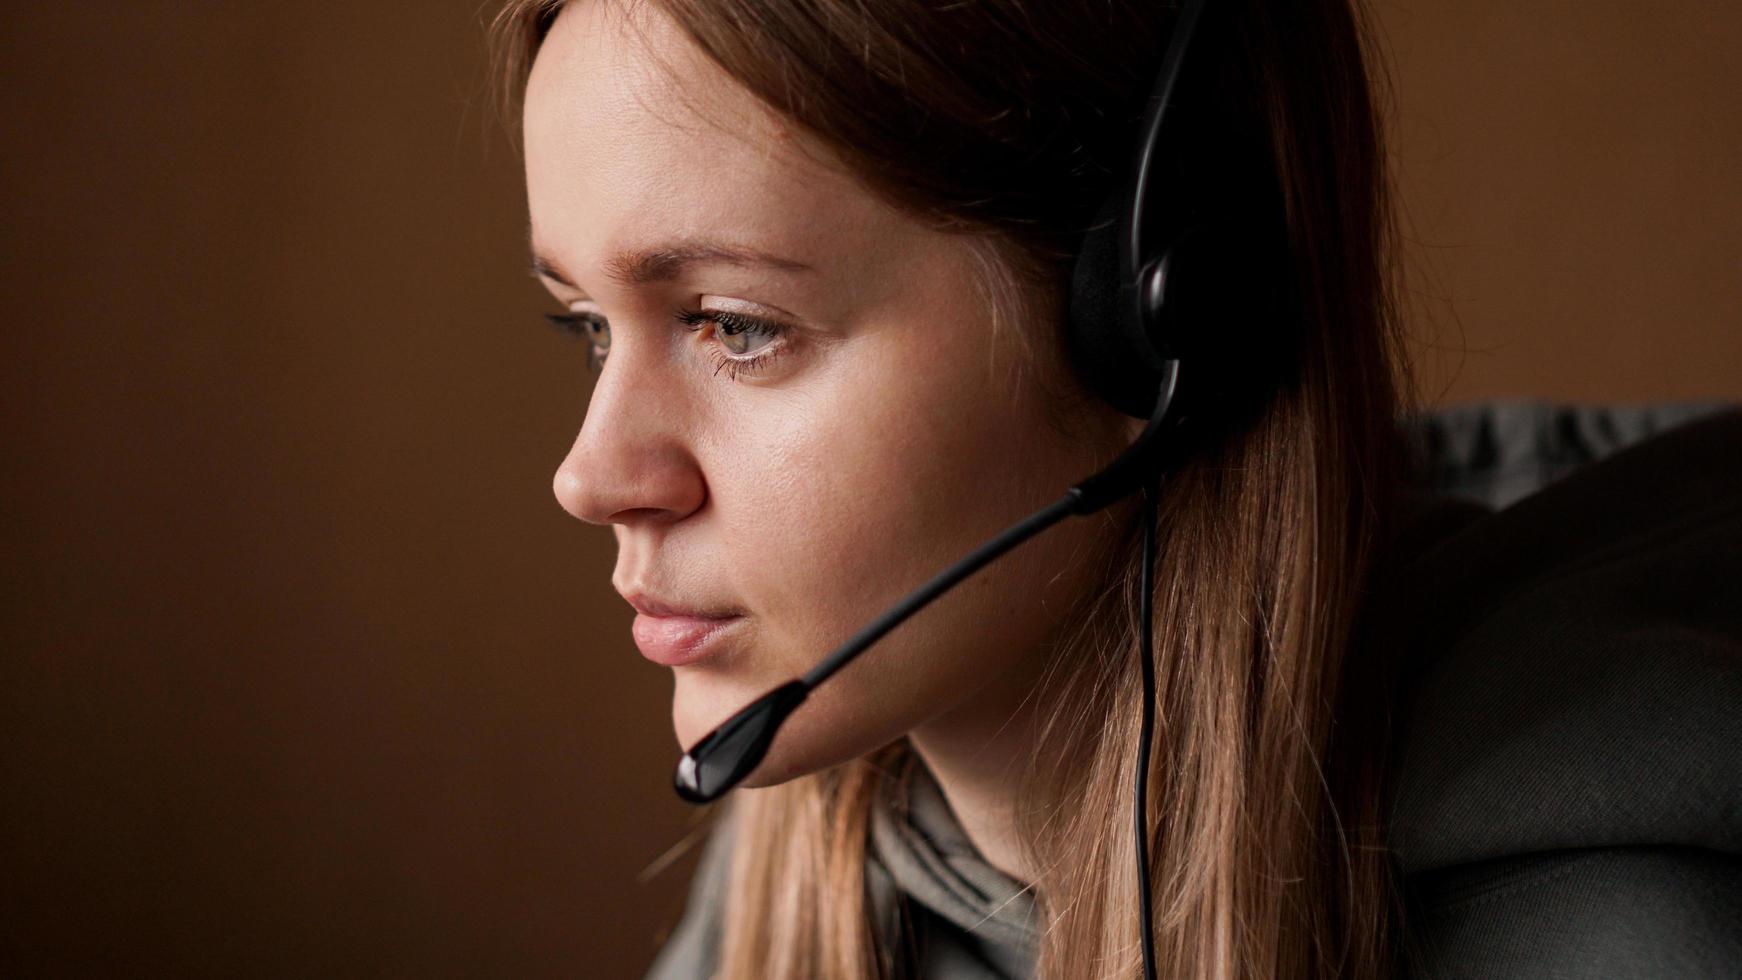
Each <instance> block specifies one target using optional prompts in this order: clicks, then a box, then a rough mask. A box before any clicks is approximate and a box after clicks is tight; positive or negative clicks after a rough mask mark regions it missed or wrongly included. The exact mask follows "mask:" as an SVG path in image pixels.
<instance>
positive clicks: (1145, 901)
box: [1131, 482, 1157, 980]
mask: <svg viewBox="0 0 1742 980" xmlns="http://www.w3.org/2000/svg"><path fill="white" fill-rule="evenodd" d="M1156 489H1157V488H1156V485H1155V484H1154V483H1153V482H1150V483H1146V484H1145V485H1144V487H1143V513H1142V514H1141V515H1139V517H1138V520H1139V521H1140V522H1142V524H1143V569H1142V571H1141V573H1140V575H1139V579H1138V582H1139V584H1138V590H1139V592H1140V594H1139V596H1138V600H1137V602H1138V608H1139V612H1138V616H1137V629H1138V639H1137V658H1138V662H1139V673H1141V674H1142V675H1143V709H1142V712H1141V715H1140V716H1141V718H1142V719H1143V720H1142V722H1141V724H1140V725H1139V727H1138V731H1137V774H1136V779H1135V780H1134V782H1135V784H1136V785H1135V788H1134V790H1133V791H1132V794H1131V795H1132V806H1131V809H1132V810H1133V811H1134V818H1135V820H1134V823H1135V826H1134V827H1133V828H1132V829H1133V831H1134V834H1133V836H1134V837H1135V838H1136V840H1137V912H1138V914H1139V915H1140V916H1142V922H1141V923H1140V924H1139V925H1138V929H1137V938H1138V941H1139V942H1141V943H1142V944H1143V980H1155V932H1154V929H1155V917H1154V913H1153V912H1151V911H1150V907H1149V814H1148V801H1149V743H1150V742H1151V741H1153V739H1154V733H1155V650H1154V646H1155V641H1154V634H1155V582H1154V573H1155V504H1156V497H1157V494H1156Z"/></svg>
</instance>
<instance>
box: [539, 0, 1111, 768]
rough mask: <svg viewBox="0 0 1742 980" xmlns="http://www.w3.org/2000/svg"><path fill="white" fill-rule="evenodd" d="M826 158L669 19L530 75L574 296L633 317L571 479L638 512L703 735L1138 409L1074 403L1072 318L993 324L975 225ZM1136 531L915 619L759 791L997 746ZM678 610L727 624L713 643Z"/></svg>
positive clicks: (670, 641)
mask: <svg viewBox="0 0 1742 980" xmlns="http://www.w3.org/2000/svg"><path fill="white" fill-rule="evenodd" d="M804 147H805V144H804V143H803V137H802V136H800V135H799V134H798V133H796V132H794V131H792V130H790V129H789V128H787V127H785V126H783V124H782V123H781V121H780V120H778V119H777V118H776V117H774V116H773V115H772V114H771V113H770V112H769V111H767V110H766V109H764V108H763V107H762V106H761V105H760V104H759V103H757V102H756V101H755V100H754V99H753V98H752V97H751V96H750V95H749V94H747V93H746V92H744V91H743V90H742V89H740V88H738V87H737V86H736V85H735V83H733V82H732V81H730V80H729V78H728V77H727V76H725V75H724V74H723V73H722V72H721V71H720V70H719V69H718V68H717V67H715V66H714V65H713V64H712V63H711V62H709V61H707V59H706V58H705V57H704V56H703V55H701V54H700V53H699V52H697V51H695V50H694V49H693V48H692V47H691V46H690V45H689V43H688V41H687V39H685V38H684V37H683V35H682V33H681V31H680V30H679V29H677V28H676V27H675V26H674V25H672V24H671V23H670V22H668V21H667V20H666V19H665V18H664V17H663V16H662V15H659V14H641V15H636V20H635V21H634V22H633V23H629V22H625V20H624V15H623V14H622V13H621V12H620V11H619V10H617V9H616V8H615V6H614V5H611V4H607V3H600V2H581V3H570V4H569V5H568V6H567V7H566V8H565V9H564V10H563V12H562V13H561V15H560V16H559V17H558V19H557V21H556V23H555V25H554V26H553V28H552V29H551V31H550V34H549V36H548V38H547V39H546V41H545V42H544V45H543V47H542V49H541V51H540V53H539V55H538V58H537V61H536V63H535V65H534V67H533V72H532V76H531V79H530V81H529V84H528V88H527V95H526V109H525V148H526V168H527V191H528V199H529V208H530V213H531V222H532V238H533V248H534V251H535V254H536V256H537V258H538V259H539V260H540V262H541V265H542V266H544V267H545V268H546V269H547V271H548V274H547V275H546V276H545V277H544V283H545V285H546V286H547V288H549V289H550V291H551V292H552V294H553V295H554V296H555V297H556V298H557V300H558V301H559V302H560V303H561V304H562V305H563V306H565V307H567V308H568V309H570V310H571V311H572V312H575V313H577V314H581V315H582V319H583V322H584V321H587V320H592V321H593V322H595V323H596V322H598V321H605V322H608V326H609V331H608V333H609V346H608V348H607V349H606V350H604V351H602V353H603V354H604V361H603V363H602V365H601V367H600V370H599V374H598V378H597V381H596V384H595V387H594V389H593V393H592V400H591V402H590V404H589V406H588V409H587V414H586V418H585V421H584V424H583V425H582V427H581V429H580V432H579V434H578V435H577V436H576V438H575V442H574V445H573V447H572V448H571V449H570V451H569V453H568V456H567V458H566V459H564V460H563V462H562V464H561V466H560V467H559V468H558V470H557V472H556V477H555V482H554V486H555V492H556V496H557V499H558V500H559V501H560V502H561V503H562V505H563V507H564V508H565V509H567V510H568V511H569V512H570V513H571V514H573V515H574V516H576V517H578V518H581V519H582V520H585V521H588V522H591V523H597V524H606V525H610V527H611V528H612V531H613V532H614V534H615V536H616V540H617V548H618V554H617V564H616V569H615V572H614V573H613V575H612V584H613V585H614V586H615V587H616V589H617V591H618V592H620V593H622V594H623V595H624V596H625V598H627V599H629V600H630V601H631V602H632V603H633V604H635V605H636V606H637V607H638V609H639V610H640V611H641V613H642V615H640V616H639V617H638V619H637V625H636V628H635V632H636V639H637V643H638V645H639V646H641V648H642V649H643V651H644V652H645V653H648V654H649V655H650V656H651V657H652V658H653V659H655V660H656V661H659V662H664V663H666V665H667V666H670V667H671V669H672V671H673V673H674V675H675V680H676V686H675V692H674V700H673V705H672V717H673V723H674V725H675V727H676V731H677V736H678V739H679V741H680V742H682V743H683V744H685V745H688V744H690V743H692V742H694V741H695V740H696V739H697V738H699V737H700V736H702V735H703V734H705V733H706V732H707V731H708V730H710V729H711V728H713V727H714V726H715V725H717V724H718V723H719V722H721V721H722V720H724V719H725V718H726V717H727V716H728V715H730V714H731V713H732V712H734V711H736V710H737V709H738V708H739V707H741V706H743V705H744V704H745V703H746V702H748V701H750V700H751V699H753V698H755V697H756V696H758V695H760V694H762V693H763V692H765V691H766V690H768V689H769V688H772V687H774V686H776V685H778V684H780V683H783V682H785V681H786V680H789V679H791V678H792V677H795V676H797V675H798V674H800V673H802V672H803V671H804V670H806V669H808V668H809V667H811V666H812V665H814V664H815V663H816V661H817V660H818V659H820V658H821V657H822V656H823V655H824V654H825V653H827V652H828V651H829V650H830V649H832V648H833V647H835V646H836V645H838V644H839V643H841V642H842V641H843V640H845V639H846V638H847V637H848V636H850V635H851V634H852V633H853V632H854V631H856V630H857V629H858V628H859V627H860V626H862V625H863V624H864V623H865V622H866V621H867V620H869V619H871V618H872V617H874V616H875V615H877V614H878V613H879V612H881V611H882V610H884V609H885V608H886V607H887V606H889V605H890V604H891V603H893V602H894V601H896V600H897V599H899V598H900V597H901V596H903V595H905V594H906V593H907V592H908V591H910V590H911V589H913V588H914V587H915V586H917V585H919V584H920V583H922V582H923V581H925V580H926V579H927V578H929V577H930V576H931V575H932V574H934V573H935V572H937V571H939V570H940V569H942V568H943V567H945V566H946V565H948V564H949V563H950V562H952V561H953V560H954V559H956V558H958V557H959V556H961V555H962V554H963V553H965V552H966V551H968V550H969V549H971V548H972V547H974V546H975V545H977V544H978V543H980V542H981V541H982V540H984V539H985V538H987V537H988V536H990V535H991V534H993V533H995V532H996V531H997V530H999V529H1000V528H1002V527H1004V526H1005V525H1007V524H1008V523H1010V522H1012V521H1014V520H1016V519H1018V518H1020V517H1022V516H1023V515H1025V514H1026V513H1028V512H1029V511H1030V510H1032V509H1034V508H1035V507H1038V506H1040V505H1041V504H1044V503H1046V502H1047V501H1050V500H1052V499H1054V498H1056V497H1057V496H1058V495H1059V494H1060V493H1062V492H1063V490H1064V488H1065V487H1066V486H1068V485H1069V484H1070V483H1072V482H1074V481H1076V480H1077V479H1080V478H1081V477H1083V476H1085V475H1087V474H1088V473H1089V472H1090V471H1091V470H1092V469H1093V468H1094V467H1095V465H1096V464H1097V463H1098V462H1103V461H1105V460H1106V459H1107V458H1108V457H1109V456H1110V455H1111V454H1112V453H1113V452H1114V451H1116V450H1117V449H1118V448H1119V447H1120V446H1121V445H1122V444H1123V440H1124V439H1125V438H1128V431H1129V430H1128V427H1127V426H1126V424H1125V423H1124V421H1123V420H1122V419H1117V418H1115V417H1113V416H1112V415H1111V413H1110V411H1104V410H1101V409H1098V408H1094V409H1088V410H1086V411H1085V410H1080V409H1079V410H1077V416H1078V417H1061V413H1063V412H1064V408H1063V406H1062V405H1061V404H1057V403H1055V402H1054V401H1053V399H1055V398H1056V395H1049V394H1048V393H1047V392H1049V391H1051V392H1057V391H1061V390H1068V389H1067V386H1068V384H1069V382H1068V381H1066V380H1064V378H1063V375H1062V373H1061V368H1060V365H1059V363H1058V360H1057V357H1056V355H1055V354H1053V353H1052V351H1053V349H1054V342H1053V340H1052V339H1051V338H1052V328H1051V326H1050V325H1049V324H1032V323H1019V324H1008V325H1006V327H1007V328H1008V329H1001V330H994V329H993V320H992V315H991V311H990V309H989V308H988V305H987V301H986V298H985V296H984V295H983V290H981V289H980V288H978V286H977V282H978V280H977V278H976V275H975V271H974V269H975V266H974V262H973V254H974V253H973V251H972V249H971V246H970V243H969V241H968V240H967V239H966V238H964V237H961V236H951V235H946V234H942V233H938V232H934V231H931V230H928V229H926V228H925V227H923V226H922V225H921V224H920V223H918V222H917V221H916V220H914V219H912V218H910V217H908V216H906V215H904V214H902V213H899V212H897V211H895V210H893V209H891V208H890V207H889V206H887V205H885V204H883V203H881V202H880V201H879V200H878V199H877V198H875V197H874V196H873V195H872V194H871V193H870V192H869V191H867V190H865V189H864V188H862V187H861V186H859V185H858V184H856V183H855V182H854V181H853V180H852V179H851V178H849V177H847V176H845V175H844V174H843V173H841V172H839V171H838V170H836V169H833V168H830V167H828V166H825V165H824V164H822V163H819V162H818V160H817V158H816V156H815V154H814V152H813V154H812V155H807V154H806V152H805V148H804ZM1024 330H1026V331H1031V332H1032V336H1033V337H1034V338H1036V342H1035V343H1034V344H1033V347H1034V349H1035V350H1036V351H1037V352H1038V353H1037V354H1036V355H1035V356H1034V357H1032V358H1030V357H1027V356H1025V355H1024V353H1023V348H1024V345H1023V343H1022V341H1021V339H1020V337H1019V336H1018V332H1019V331H1024ZM595 335H596V336H597V337H599V339H601V340H602V339H604V334H603V333H602V332H598V333H596V334H595ZM1037 377H1044V378H1050V379H1051V381H1050V383H1049V384H1047V385H1042V384H1041V383H1039V382H1038V381H1037V380H1036V379H1037ZM1067 430H1069V431H1067ZM1106 527H1107V525H1106V524H1105V523H1103V522H1102V520H1101V519H1096V520H1093V521H1086V520H1071V521H1067V522H1066V523H1065V524H1063V525H1061V526H1059V527H1058V528H1057V529H1055V530H1053V531H1051V532H1049V533H1048V534H1046V535H1044V536H1042V537H1040V538H1038V539H1036V540H1034V541H1031V542H1030V543H1028V544H1026V545H1024V546H1023V547H1022V548H1020V549H1019V550H1018V551H1016V552H1015V553H1013V554H1012V555H1010V556H1009V557H1007V558H1006V559H1004V560H1003V561H1001V562H998V563H996V564H994V565H992V566H991V567H989V568H988V569H986V570H984V571H982V572H980V573H979V574H978V575H976V576H975V577H973V578H971V579H970V580H968V581H967V582H966V583H965V584H964V585H963V586H962V587H960V588H958V589H956V590H955V591H954V592H952V593H950V594H949V595H947V596H945V597H944V598H943V599H941V600H939V601H938V602H937V603H935V604H934V605H933V606H931V607H930V608H929V609H927V610H925V611H923V612H921V613H920V614H919V615H917V616H916V617H915V618H913V619H912V620H910V621H909V622H908V623H907V624H906V625H905V626H903V627H901V628H899V629H898V630H896V631H895V632H894V633H893V634H891V635H890V636H889V637H888V638H887V639H885V640H884V641H883V642H882V643H881V644H879V646H878V647H876V648H874V649H873V650H872V651H871V652H869V653H868V654H866V655H865V656H864V657H862V658H861V659H860V660H858V661H857V662H855V663H854V664H853V665H852V666H850V667H848V668H847V669H846V670H844V671H843V672H842V673H841V674H839V675H837V676H836V678H835V679H834V680H832V681H831V682H830V683H828V684H825V685H823V686H822V687H821V688H819V689H818V691H817V692H816V694H815V695H813V697H812V698H811V700H810V702H809V703H808V704H807V705H806V706H805V707H804V708H802V709H800V711H799V712H798V713H797V714H795V715H794V716H793V718H792V719H791V721H790V722H789V723H788V724H787V726H786V727H785V729H784V730H783V731H782V734H781V736H780V738H779V740H778V741H777V742H776V744H775V746H774V748H773V750H772V751H771V752H770V754H769V757H768V760H767V761H766V762H765V763H764V764H763V766H762V768H761V769H760V770H759V771H758V773H757V774H756V776H754V777H753V778H752V780H751V781H750V782H751V784H752V785H768V784H772V783H777V782H781V781H784V780H786V779H788V778H791V777H793V776H796V775H800V774H803V773H805V772H809V771H813V770H816V769H819V768H823V767H826V766H829V765H832V764H835V763H838V762H842V761H845V760H847V759H850V758H852V757H854V756H857V755H860V754H863V753H865V752H868V751H871V750H873V749H875V748H877V747H879V746H881V745H883V744H885V743H887V742H889V741H892V740H894V739H895V738H897V737H899V736H901V735H902V734H903V733H906V732H910V731H914V730H916V729H919V730H922V731H935V732H938V733H940V734H951V735H958V734H959V735H961V736H964V737H973V736H974V735H975V734H976V733H983V734H984V735H986V736H988V737H989V736H990V735H991V734H992V733H993V732H995V731H997V730H998V729H999V726H1000V725H1001V724H1002V722H1003V721H1004V720H1005V719H1006V718H1007V717H1008V716H1009V715H1010V713H1011V712H1012V711H1013V710H1015V709H1016V707H1017V706H1018V704H1019V703H1020V702H1021V700H1022V697H1023V695H1024V693H1025V692H1026V689H1027V687H1028V685H1029V684H1031V683H1032V681H1033V679H1034V676H1035V673H1036V670H1037V669H1038V668H1039V666H1040V665H1041V663H1042V661H1043V657H1044V655H1045V652H1046V650H1047V648H1048V645H1049V644H1050V642H1051V641H1052V640H1053V639H1054V638H1055V636H1056V634H1057V632H1058V630H1059V628H1060V625H1061V623H1062V621H1063V618H1064V616H1065V614H1066V613H1067V611H1068V608H1069V606H1070V604H1071V603H1072V602H1074V601H1075V600H1076V599H1077V598H1078V597H1079V596H1080V595H1081V593H1082V592H1083V591H1084V590H1085V589H1086V588H1088V587H1089V584H1090V575H1089V572H1090V569H1091V567H1092V565H1093V556H1092V551H1093V550H1094V547H1095V545H1096V542H1097V541H1098V540H1099V539H1100V537H1101V535H1103V534H1104V533H1106ZM673 612H676V613H688V614H690V615H692V616H698V617H704V618H707V617H717V621H715V622H712V623H703V624H701V625H703V626H706V627H707V630H706V631H705V633H706V635H705V637H703V638H702V640H701V642H700V643H696V642H693V641H695V640H696V639H697V637H698V636H700V635H701V632H702V631H698V630H696V629H694V628H693V627H695V626H696V625H697V624H696V623H694V622H687V623H686V621H684V620H682V619H680V618H675V617H673V616H671V615H669V614H671V613H673ZM662 614H667V615H662Z"/></svg>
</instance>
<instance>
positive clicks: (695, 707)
mask: <svg viewBox="0 0 1742 980" xmlns="http://www.w3.org/2000/svg"><path fill="white" fill-rule="evenodd" d="M784 682H785V678H784V677H783V678H780V679H777V680H759V681H751V682H745V681H742V680H740V679H738V678H729V677H726V676H722V675H720V674H708V673H698V672H695V671H694V670H693V668H692V669H684V670H679V671H678V672H677V683H676V685H675V689H674V691H673V694H672V705H671V721H672V730H673V732H674V733H675V734H676V735H677V741H678V746H679V749H680V751H682V750H687V749H688V748H689V747H690V746H691V745H694V744H695V743H696V742H698V741H700V740H701V739H702V737H703V736H705V735H707V734H708V733H709V732H711V731H713V730H714V729H715V728H717V727H719V726H720V724H721V723H722V722H724V721H725V720H726V719H727V718H730V717H731V716H732V715H733V714H734V713H736V712H737V711H738V710H739V709H741V708H743V707H744V706H745V705H747V704H749V703H750V702H751V701H754V700H755V699H757V698H758V697H761V696H762V695H764V694H766V693H768V692H769V691H770V690H772V689H774V688H776V687H778V686H780V685H781V684H782V683H784ZM828 707H829V705H828V700H827V698H823V699H821V701H820V702H819V699H818V698H815V697H813V698H812V699H811V700H810V701H808V702H807V703H806V704H805V705H804V706H803V707H801V708H800V709H799V710H798V711H797V712H795V713H794V714H793V715H792V716H791V717H790V718H788V720H787V722H786V724H785V725H783V726H781V729H780V733H779V734H778V735H776V736H775V739H774V744H773V745H772V746H770V747H769V750H768V755H767V756H765V757H764V758H763V760H762V762H761V764H760V765H758V766H757V767H756V769H755V771H754V772H752V773H751V774H750V775H749V777H747V778H746V779H745V780H744V781H743V782H742V783H740V784H739V785H740V787H741V788H745V789H759V788H764V787H768V786H778V785H780V784H781V783H784V782H788V781H789V780H793V779H797V778H798V777H800V776H805V775H808V774H810V773H813V772H819V771H821V770H824V769H828V768H830V767H832V766H837V765H840V764H841V763H843V762H847V761H849V760H851V759H854V758H857V757H858V756H861V755H864V754H866V753H868V752H871V751H874V750H875V749H877V748H878V747H880V746H881V745H883V744H885V743H886V742H888V741H889V740H890V739H891V738H893V737H894V736H889V737H882V735H881V733H878V734H873V733H869V732H861V731H858V730H857V729H856V728H853V729H847V728H842V727H840V725H839V724H838V722H839V721H840V719H835V721H836V722H837V724H830V722H829V719H828V718H827V717H825V714H826V713H827V711H828ZM819 709H820V710H819Z"/></svg>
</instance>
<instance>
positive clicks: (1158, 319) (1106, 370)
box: [1066, 195, 1174, 419]
mask: <svg viewBox="0 0 1742 980" xmlns="http://www.w3.org/2000/svg"><path fill="white" fill-rule="evenodd" d="M1119 197H1120V196H1119V195H1115V196H1114V197H1112V198H1109V200H1108V201H1107V203H1106V204H1104V205H1103V206H1102V208H1101V212H1100V214H1099V215H1098V216H1097V218H1096V220H1095V223H1094V225H1093V226H1092V227H1091V228H1090V230H1089V231H1088V232H1087V233H1086V234H1085V235H1084V236H1083V241H1082V245H1081V246H1080V247H1079V248H1078V250H1077V258H1076V264H1075V266H1074V267H1073V269H1072V272H1071V295H1070V303H1069V308H1068V310H1067V324H1066V342H1067V343H1066V346H1067V348H1068V349H1069V351H1070V356H1071V362H1072V364H1073V365H1074V367H1075V368H1076V371H1077V375H1078V377H1080V378H1081V379H1082V380H1083V382H1084V383H1085V384H1086V385H1087V386H1088V387H1089V389H1090V390H1091V391H1093V392H1094V393H1095V394H1096V395H1097V396H1099V397H1100V398H1102V399H1103V400H1105V401H1106V402H1107V403H1108V404H1110V405H1112V406H1113V407H1115V408H1117V409H1119V410H1120V411H1122V412H1124V413H1125V414H1127V415H1131V416H1134V417H1136V418H1143V419H1146V418H1148V417H1149V414H1150V411H1151V410H1152V409H1153V408H1154V407H1155V400H1156V397H1157V395H1158V393H1159V391H1160V388H1161V378H1162V371H1163V369H1164V367H1165V366H1166V363H1167V361H1168V360H1170V359H1172V357H1173V356H1174V355H1173V353H1172V351H1171V349H1170V348H1171V346H1172V345H1171V343H1170V338H1168V337H1167V336H1166V328H1165V324H1166V321H1167V319H1168V318H1167V315H1166V312H1165V310H1166V295H1165V292H1166V290H1165V284H1166V281H1167V279H1168V278H1169V267H1170V266H1171V265H1172V262H1171V258H1170V257H1163V258H1162V259H1161V260H1159V262H1158V263H1152V264H1151V265H1150V266H1149V267H1147V268H1148V269H1151V270H1153V273H1152V274H1151V275H1149V276H1140V277H1139V279H1140V280H1149V281H1159V282H1160V283H1161V284H1162V288H1160V289H1154V288H1151V289H1144V288H1142V287H1143V285H1145V284H1147V283H1145V282H1132V281H1130V280H1129V279H1128V278H1127V277H1126V276H1124V275H1122V273H1121V270H1120V267H1119V247H1118V234H1119V227H1118V226H1119V220H1118V218H1119V211H1120V209H1121V208H1122V207H1123V206H1124V203H1123V201H1121V200H1120V199H1119Z"/></svg>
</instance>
